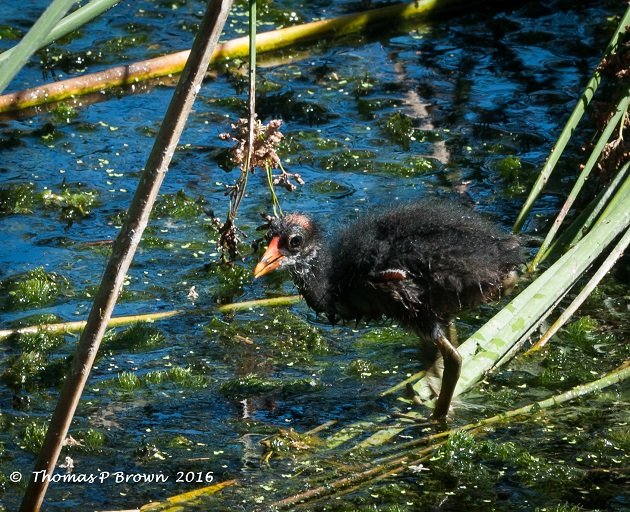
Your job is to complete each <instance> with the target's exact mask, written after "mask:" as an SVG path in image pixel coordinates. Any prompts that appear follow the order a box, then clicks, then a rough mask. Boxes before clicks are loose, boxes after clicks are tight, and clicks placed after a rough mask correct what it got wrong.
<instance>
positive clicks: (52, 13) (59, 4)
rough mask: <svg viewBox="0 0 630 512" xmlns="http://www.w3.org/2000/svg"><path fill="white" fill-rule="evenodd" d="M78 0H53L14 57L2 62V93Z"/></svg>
mask: <svg viewBox="0 0 630 512" xmlns="http://www.w3.org/2000/svg"><path fill="white" fill-rule="evenodd" d="M75 2H76V0H53V2H51V4H50V5H49V6H48V8H47V9H46V10H45V11H44V12H43V14H42V15H41V16H40V17H39V19H38V20H37V21H36V22H35V24H34V25H33V26H32V27H31V29H30V30H29V31H28V32H27V33H26V35H25V36H24V37H23V38H22V40H21V41H20V42H19V43H18V44H17V45H16V46H15V48H14V51H13V55H12V58H10V59H6V60H4V61H2V62H0V93H1V92H2V91H4V90H5V89H6V87H7V86H8V85H9V83H11V80H13V77H14V76H15V75H16V74H17V73H18V72H19V71H20V69H22V67H23V66H24V64H26V62H27V61H28V59H29V58H30V57H31V55H33V54H34V53H35V52H36V51H37V50H38V49H39V48H40V47H41V46H43V44H44V41H46V38H47V37H48V35H49V34H50V32H51V31H52V29H53V28H54V27H55V25H57V23H58V22H59V20H60V19H61V18H63V16H64V14H66V12H68V10H69V9H70V7H72V4H74V3H75Z"/></svg>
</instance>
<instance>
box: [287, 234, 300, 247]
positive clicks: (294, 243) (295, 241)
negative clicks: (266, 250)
mask: <svg viewBox="0 0 630 512" xmlns="http://www.w3.org/2000/svg"><path fill="white" fill-rule="evenodd" d="M300 245H302V237H301V236H300V235H293V236H292V237H291V238H289V247H290V248H291V249H297V248H298V247H299V246H300Z"/></svg>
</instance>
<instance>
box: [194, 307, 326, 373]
mask: <svg viewBox="0 0 630 512" xmlns="http://www.w3.org/2000/svg"><path fill="white" fill-rule="evenodd" d="M206 331H207V332H208V334H209V335H211V336H212V337H214V336H216V335H218V336H219V339H220V340H221V342H222V343H224V344H226V345H227V346H235V345H236V346H240V345H242V343H243V341H245V342H246V344H247V343H250V344H251V343H256V344H257V345H259V346H261V347H262V348H264V349H266V351H268V352H269V355H270V356H271V357H273V358H275V359H278V360H281V361H288V362H297V361H300V362H307V361H311V360H312V357H313V355H317V354H319V355H321V354H325V353H328V352H329V346H328V343H327V342H326V340H325V338H324V337H323V336H322V335H321V333H320V332H319V330H318V329H317V328H315V327H313V326H312V325H311V324H309V323H308V322H306V321H305V320H304V319H303V318H302V317H301V316H298V315H296V314H294V313H292V312H290V311H288V310H285V309H278V310H275V311H273V312H272V313H270V314H269V316H266V317H265V318H264V319H261V320H251V321H247V322H238V323H236V322H225V321H223V320H220V319H218V318H213V319H212V320H211V321H210V323H209V324H208V325H207V326H206Z"/></svg>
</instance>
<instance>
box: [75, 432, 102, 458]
mask: <svg viewBox="0 0 630 512" xmlns="http://www.w3.org/2000/svg"><path fill="white" fill-rule="evenodd" d="M74 437H75V438H76V439H77V441H78V442H79V444H78V448H79V449H80V451H82V452H88V453H93V452H98V451H99V450H100V449H101V448H103V446H104V445H105V441H106V440H107V437H106V436H105V434H104V433H103V432H101V431H100V430H96V429H93V428H89V429H87V430H82V431H80V432H77V433H76V434H74Z"/></svg>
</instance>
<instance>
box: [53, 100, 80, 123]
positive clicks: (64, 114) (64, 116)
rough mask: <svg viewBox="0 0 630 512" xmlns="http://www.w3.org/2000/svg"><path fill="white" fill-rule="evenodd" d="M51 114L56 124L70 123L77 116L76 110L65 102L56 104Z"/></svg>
mask: <svg viewBox="0 0 630 512" xmlns="http://www.w3.org/2000/svg"><path fill="white" fill-rule="evenodd" d="M51 114H52V117H53V119H55V121H57V122H58V123H70V122H71V121H72V120H73V119H75V118H77V117H78V116H79V112H78V111H77V109H76V108H74V107H73V106H72V105H70V104H69V103H66V102H65V101H60V102H59V103H57V104H56V105H55V108H54V109H53V110H52V112H51Z"/></svg>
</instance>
